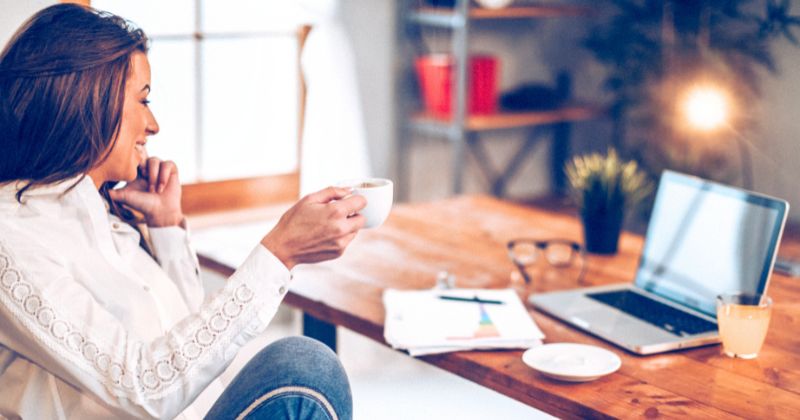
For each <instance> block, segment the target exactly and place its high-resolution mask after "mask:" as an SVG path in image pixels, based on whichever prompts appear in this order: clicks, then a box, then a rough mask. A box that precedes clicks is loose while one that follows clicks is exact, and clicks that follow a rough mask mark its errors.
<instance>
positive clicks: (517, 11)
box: [417, 4, 592, 19]
mask: <svg viewBox="0 0 800 420" xmlns="http://www.w3.org/2000/svg"><path fill="white" fill-rule="evenodd" d="M591 12H592V9H591V8H590V7H585V6H577V5H563V4H562V5H559V4H552V5H530V6H512V7H504V8H501V9H484V8H480V7H473V8H470V11H469V17H470V19H525V18H546V17H559V16H585V15H589V14H591ZM417 13H419V14H423V15H424V14H427V15H432V16H451V15H454V14H455V12H454V11H453V9H451V8H447V7H421V8H419V9H417Z"/></svg>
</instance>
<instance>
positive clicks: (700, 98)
mask: <svg viewBox="0 0 800 420" xmlns="http://www.w3.org/2000/svg"><path fill="white" fill-rule="evenodd" d="M684 112H685V114H686V118H687V119H688V121H689V123H690V124H691V125H693V126H694V127H696V128H699V129H701V130H706V131H708V130H713V129H715V128H717V127H719V126H721V125H722V124H723V123H724V122H725V119H726V118H727V116H728V104H727V100H726V97H725V94H724V92H722V91H721V90H719V89H717V88H713V87H708V86H703V87H695V88H693V89H692V90H691V92H689V94H688V95H687V97H686V103H685V108H684Z"/></svg>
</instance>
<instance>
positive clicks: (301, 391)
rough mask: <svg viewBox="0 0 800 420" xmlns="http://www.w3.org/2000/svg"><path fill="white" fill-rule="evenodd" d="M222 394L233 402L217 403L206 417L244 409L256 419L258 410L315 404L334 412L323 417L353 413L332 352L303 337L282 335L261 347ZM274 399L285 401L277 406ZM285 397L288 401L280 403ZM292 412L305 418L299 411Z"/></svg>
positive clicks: (345, 417)
mask: <svg viewBox="0 0 800 420" xmlns="http://www.w3.org/2000/svg"><path fill="white" fill-rule="evenodd" d="M226 394H229V395H231V397H232V398H231V399H235V400H238V401H237V402H234V401H230V400H229V401H226V402H223V401H218V404H215V406H214V407H212V409H211V411H210V412H209V416H208V418H226V417H227V416H228V415H231V414H233V413H234V412H236V413H243V412H244V411H248V410H249V411H250V412H251V414H253V416H247V417H246V418H251V417H252V418H261V416H260V415H259V414H266V412H271V411H272V409H271V408H275V409H277V408H278V407H281V406H285V407H295V408H296V410H300V411H305V410H307V409H308V408H309V407H315V406H316V407H318V408H319V410H318V411H331V410H332V411H334V412H335V415H334V416H330V415H327V414H326V416H325V417H330V418H338V419H343V420H350V419H352V416H353V414H352V412H353V402H352V396H351V393H350V383H349V381H348V379H347V374H346V373H345V371H344V368H343V367H342V365H341V363H340V362H339V359H338V357H337V356H336V353H334V352H333V351H332V350H331V349H330V348H328V347H327V346H325V345H324V344H322V343H320V342H319V341H317V340H313V339H311V338H307V337H288V338H283V339H281V340H278V341H276V342H274V343H272V344H270V345H268V346H267V347H265V348H264V349H263V350H261V351H260V352H259V353H258V354H256V355H255V356H254V357H253V358H252V359H251V360H250V361H249V362H248V363H247V365H245V367H244V368H243V369H242V370H241V372H239V375H237V377H236V378H235V379H234V380H233V382H232V383H231V385H230V386H229V387H228V389H227V390H226V392H225V393H223V396H222V397H221V399H222V398H223V397H225V396H226ZM226 399H227V398H226ZM279 399H288V400H286V401H284V403H283V404H277V403H278V401H277V400H279ZM289 400H291V401H293V402H292V404H285V403H286V402H287V401H289ZM310 400H315V401H316V403H313V402H311V401H310ZM302 401H306V402H305V403H303V402H302ZM310 402H311V403H310ZM246 407H248V408H246ZM304 407H305V408H304ZM222 413H225V414H223V415H221V416H219V417H218V415H219V414H222ZM273 414H277V413H276V412H273ZM296 415H299V416H300V417H305V416H303V415H301V414H300V413H299V412H296ZM236 416H237V415H236V414H233V416H232V417H236ZM290 417H294V416H290ZM312 417H315V418H316V416H312ZM325 417H323V416H320V417H319V418H325Z"/></svg>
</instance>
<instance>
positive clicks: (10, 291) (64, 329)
mask: <svg viewBox="0 0 800 420" xmlns="http://www.w3.org/2000/svg"><path fill="white" fill-rule="evenodd" d="M25 277H26V276H25V275H24V271H23V270H22V269H20V268H19V267H17V266H16V264H15V261H14V260H13V259H12V258H11V256H10V253H9V251H8V249H7V248H6V247H5V244H3V243H2V242H0V298H2V300H3V301H4V303H5V305H6V306H7V307H8V308H9V309H11V310H12V312H13V313H14V315H15V316H16V318H17V319H18V320H19V321H20V322H21V323H22V324H23V325H25V327H26V328H28V329H30V330H31V332H32V333H33V335H34V336H35V337H37V338H38V339H39V341H41V342H42V343H43V344H44V345H46V346H48V347H50V348H51V349H53V350H54V351H55V352H57V353H58V354H63V355H65V356H66V355H68V356H69V357H68V358H69V359H70V361H71V362H80V363H81V364H82V365H83V366H84V367H85V368H88V369H89V370H91V371H92V373H93V375H94V376H96V377H98V378H99V379H100V382H102V383H103V384H104V385H105V387H106V388H107V389H109V390H111V391H112V392H113V393H114V394H117V395H119V394H130V393H136V394H144V395H152V394H158V393H161V392H164V391H165V390H166V388H167V387H168V386H169V385H170V384H172V383H174V382H175V380H176V378H178V375H179V373H182V372H185V371H187V370H188V369H190V368H191V366H192V365H193V363H195V362H196V361H197V360H198V359H200V358H201V357H202V356H203V355H204V354H205V353H207V352H208V350H209V348H210V347H211V346H213V345H214V344H215V343H217V342H218V341H220V340H226V341H227V340H229V339H227V338H222V336H223V335H224V334H225V332H226V331H228V330H229V328H230V326H231V325H232V324H233V323H234V322H235V321H236V320H237V318H240V317H241V316H242V314H243V313H244V311H245V308H246V307H247V306H248V304H249V303H250V302H251V301H252V300H253V298H254V292H253V291H252V289H250V288H249V287H247V285H245V284H241V282H240V284H239V285H238V286H236V285H232V286H233V287H234V289H233V292H232V293H230V294H229V296H228V297H227V298H226V299H225V300H221V301H220V302H217V303H216V305H215V306H216V307H215V308H213V309H212V310H211V311H210V314H211V316H208V317H204V318H207V319H206V320H204V321H203V320H199V321H200V322H195V323H192V324H191V325H190V327H189V328H188V329H187V331H186V334H185V335H184V334H181V336H182V337H184V338H183V339H175V338H176V337H170V339H169V342H170V343H173V344H172V345H171V346H172V347H173V350H172V351H171V352H169V353H167V354H165V355H162V356H158V357H155V362H149V361H146V360H144V358H141V359H140V363H137V364H136V365H135V366H136V368H135V370H136V371H133V370H134V369H133V368H131V367H128V366H127V365H126V362H125V361H124V360H119V359H117V358H115V357H114V356H112V354H111V353H112V352H111V351H110V349H105V348H104V347H105V346H103V345H102V344H100V343H97V342H95V341H93V340H92V339H91V338H90V337H87V336H86V335H85V334H84V333H82V332H81V329H80V328H77V327H76V326H75V325H72V324H71V323H69V322H67V321H66V320H64V319H63V317H61V316H59V313H58V310H57V309H56V308H54V307H53V306H52V305H51V304H50V303H49V302H48V301H47V300H45V299H44V298H43V297H42V296H41V294H40V293H39V291H38V290H37V289H36V288H35V287H34V285H33V284H32V283H31V282H29V281H27V280H26V278H25ZM174 343H177V344H174ZM136 345H137V346H138V348H139V349H141V347H142V346H143V343H136ZM140 352H141V350H140Z"/></svg>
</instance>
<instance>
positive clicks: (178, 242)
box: [148, 226, 189, 262]
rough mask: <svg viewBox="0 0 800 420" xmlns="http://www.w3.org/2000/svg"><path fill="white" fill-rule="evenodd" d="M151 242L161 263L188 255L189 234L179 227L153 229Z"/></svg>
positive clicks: (150, 231) (151, 230)
mask: <svg viewBox="0 0 800 420" xmlns="http://www.w3.org/2000/svg"><path fill="white" fill-rule="evenodd" d="M148 231H149V233H150V242H151V243H152V244H153V251H154V252H155V254H156V258H158V260H159V261H162V262H163V261H169V260H173V259H177V258H182V257H183V256H184V255H186V252H187V249H188V246H189V232H188V230H186V229H183V228H181V227H178V226H167V227H151V228H148Z"/></svg>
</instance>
